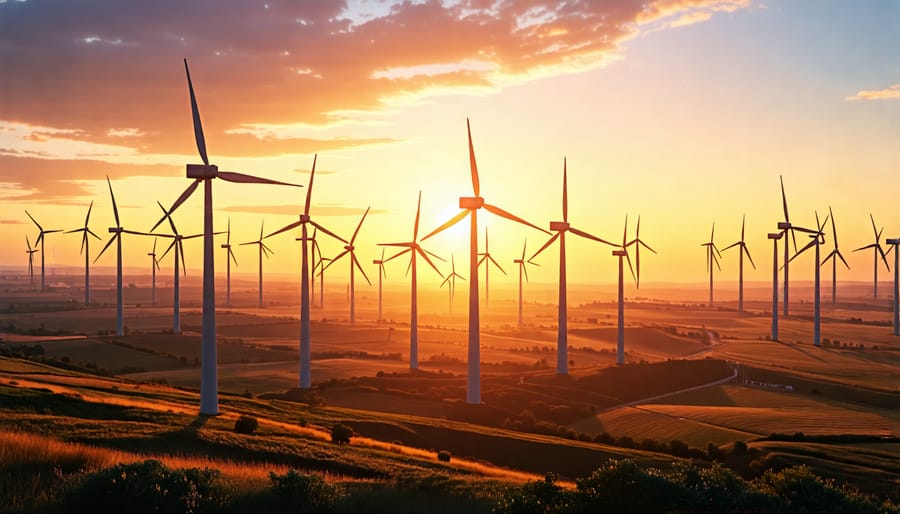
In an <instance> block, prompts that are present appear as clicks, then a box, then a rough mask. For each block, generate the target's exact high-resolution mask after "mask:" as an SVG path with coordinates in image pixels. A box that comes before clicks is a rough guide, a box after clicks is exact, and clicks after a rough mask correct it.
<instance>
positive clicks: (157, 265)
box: [153, 257, 162, 270]
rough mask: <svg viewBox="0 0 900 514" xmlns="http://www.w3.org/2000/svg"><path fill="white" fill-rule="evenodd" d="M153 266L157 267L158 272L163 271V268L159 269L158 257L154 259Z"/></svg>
mask: <svg viewBox="0 0 900 514" xmlns="http://www.w3.org/2000/svg"><path fill="white" fill-rule="evenodd" d="M153 265H154V266H156V269H157V270H161V269H162V268H160V267H159V259H157V258H156V257H153Z"/></svg>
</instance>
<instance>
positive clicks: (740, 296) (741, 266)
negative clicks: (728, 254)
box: [710, 216, 756, 312]
mask: <svg viewBox="0 0 900 514" xmlns="http://www.w3.org/2000/svg"><path fill="white" fill-rule="evenodd" d="M746 221H747V219H746V216H745V217H743V218H741V240H740V241H738V242H736V243H732V244H730V245H728V246H726V247H725V249H724V250H722V251H723V252H724V251H727V250H728V249H729V248H735V247H737V248H738V250H739V253H738V312H744V255H745V254H746V255H747V259H749V260H750V264H751V265H752V266H753V269H756V264H754V263H753V257H750V250H748V249H747V243H745V242H744V225H745V222H746ZM710 241H712V238H710ZM710 278H712V272H710ZM711 291H712V289H710V292H711ZM710 298H711V297H710ZM710 303H712V300H710Z"/></svg>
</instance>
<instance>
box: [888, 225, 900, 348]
mask: <svg viewBox="0 0 900 514" xmlns="http://www.w3.org/2000/svg"><path fill="white" fill-rule="evenodd" d="M884 242H885V244H889V245H891V249H890V250H888V253H890V252H894V299H893V300H892V301H891V303H892V307H893V311H894V335H895V336H900V252H898V251H897V246H900V238H893V239H885V240H884Z"/></svg>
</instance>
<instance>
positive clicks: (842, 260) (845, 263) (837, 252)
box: [834, 250, 850, 269]
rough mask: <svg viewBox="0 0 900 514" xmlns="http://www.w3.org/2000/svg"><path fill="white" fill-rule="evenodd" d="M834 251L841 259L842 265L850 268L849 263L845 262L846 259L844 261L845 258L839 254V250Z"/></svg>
mask: <svg viewBox="0 0 900 514" xmlns="http://www.w3.org/2000/svg"><path fill="white" fill-rule="evenodd" d="M834 252H835V253H836V254H837V256H838V257H839V258H840V259H841V262H843V263H844V266H845V267H846V268H847V269H850V265H849V264H847V261H846V259H844V256H843V255H841V252H839V251H837V250H835V251H834Z"/></svg>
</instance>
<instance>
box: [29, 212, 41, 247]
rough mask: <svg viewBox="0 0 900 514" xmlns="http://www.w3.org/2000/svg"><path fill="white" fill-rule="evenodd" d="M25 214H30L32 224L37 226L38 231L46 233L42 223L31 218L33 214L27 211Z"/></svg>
mask: <svg viewBox="0 0 900 514" xmlns="http://www.w3.org/2000/svg"><path fill="white" fill-rule="evenodd" d="M25 214H28V217H29V218H31V222H32V223H34V224H35V226H37V228H38V230H40V231H41V232H43V231H44V227H42V226H41V224H40V223H38V222H37V221H35V219H34V218H33V217H32V216H31V214H30V213H29V212H28V211H27V210H26V211H25ZM34 244H37V242H35V243H34Z"/></svg>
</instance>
